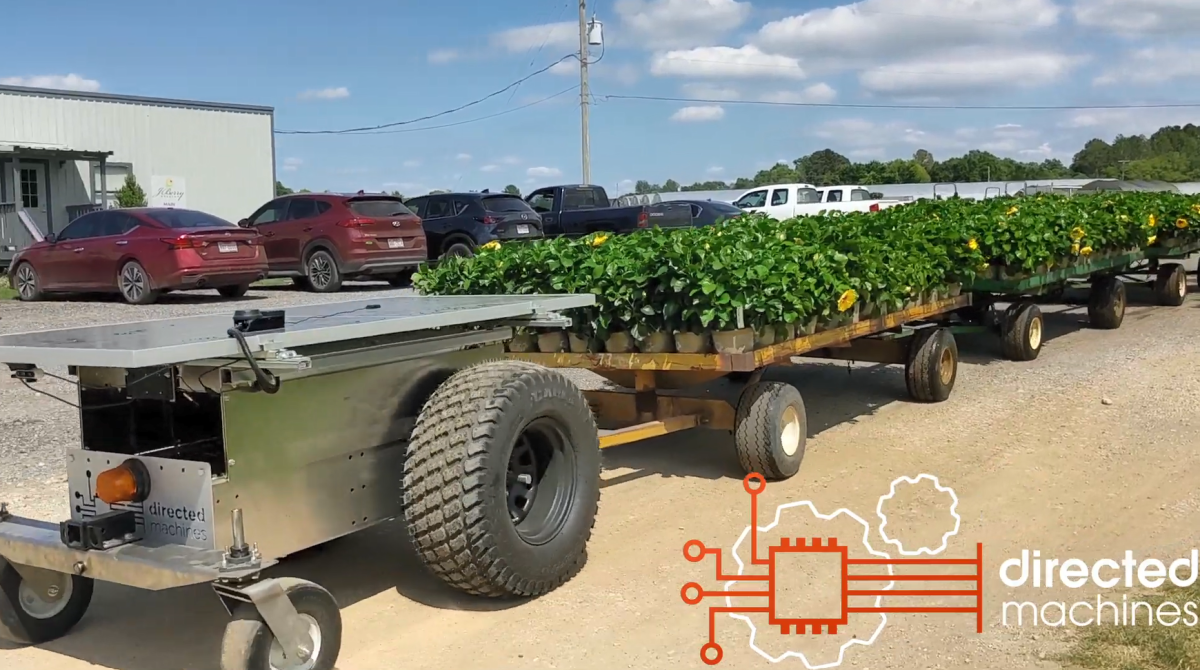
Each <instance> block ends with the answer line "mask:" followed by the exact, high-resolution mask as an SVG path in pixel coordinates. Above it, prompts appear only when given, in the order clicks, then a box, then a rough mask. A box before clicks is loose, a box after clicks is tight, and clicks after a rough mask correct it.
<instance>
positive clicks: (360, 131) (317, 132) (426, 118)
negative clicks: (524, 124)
mask: <svg viewBox="0 0 1200 670" xmlns="http://www.w3.org/2000/svg"><path fill="white" fill-rule="evenodd" d="M572 58H576V59H577V58H579V57H578V56H577V55H575V54H567V55H566V56H563V57H562V58H559V59H558V60H556V61H554V62H553V63H551V64H549V65H547V66H546V67H544V68H542V69H540V70H535V71H533V72H530V73H529V74H527V75H525V76H524V77H521V78H520V79H518V80H516V81H514V82H513V83H511V84H509V85H508V86H505V87H504V88H502V89H500V90H498V91H493V92H491V93H489V94H487V95H485V96H483V97H482V98H478V99H476V100H472V101H471V102H468V103H466V104H464V105H459V106H458V107H455V108H453V109H447V110H445V111H443V112H438V113H437V114H429V115H427V116H422V117H419V118H416V119H409V120H407V121H393V122H392V123H382V124H379V125H377V126H364V127H362V128H343V129H341V130H276V131H275V134H276V135H347V134H369V132H368V131H372V130H383V129H385V128H395V127H396V126H408V125H412V124H414V123H420V122H421V121H429V120H432V119H436V118H439V117H442V116H447V115H449V114H454V113H455V112H461V111H462V110H464V109H466V108H468V107H474V106H475V105H478V104H480V103H482V102H486V101H487V100H490V99H492V98H494V97H496V96H498V95H500V94H502V93H505V92H507V91H509V90H510V89H513V88H515V87H517V86H520V85H521V84H523V83H525V82H527V81H529V80H530V79H533V78H534V77H536V76H538V75H539V74H542V73H544V72H547V71H549V70H550V68H552V67H554V66H555V65H558V64H559V63H561V62H563V61H566V60H570V59H572Z"/></svg>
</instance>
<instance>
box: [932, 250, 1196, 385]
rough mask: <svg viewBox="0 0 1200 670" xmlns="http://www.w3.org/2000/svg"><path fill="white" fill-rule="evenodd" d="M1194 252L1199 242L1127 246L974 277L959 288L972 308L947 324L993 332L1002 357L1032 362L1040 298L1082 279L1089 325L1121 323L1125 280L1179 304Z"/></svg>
mask: <svg viewBox="0 0 1200 670" xmlns="http://www.w3.org/2000/svg"><path fill="white" fill-rule="evenodd" d="M1198 251H1200V243H1191V244H1184V245H1178V246H1163V247H1150V248H1148V249H1130V250H1127V251H1116V252H1111V253H1106V254H1096V255H1094V256H1089V257H1086V258H1080V259H1079V261H1078V262H1077V263H1073V264H1071V265H1064V266H1061V267H1055V268H1049V269H1046V270H1044V271H1041V272H1034V273H1027V274H1023V275H1020V276H1004V275H1000V276H991V277H977V278H974V279H973V280H971V281H970V282H968V283H967V284H965V285H964V286H963V291H964V292H970V293H972V295H973V304H972V306H971V308H969V309H965V310H961V311H959V312H958V313H956V314H955V315H954V317H953V318H952V319H951V322H950V327H951V328H952V329H953V330H954V331H955V332H957V333H969V332H980V331H990V332H996V333H998V334H999V335H1000V341H1001V349H1002V351H1003V353H1004V356H1005V358H1007V359H1009V360H1013V361H1031V360H1034V359H1035V358H1037V357H1038V354H1039V353H1040V352H1041V348H1042V344H1043V343H1044V338H1043V333H1044V328H1043V324H1044V319H1043V316H1042V311H1041V308H1040V307H1038V303H1039V302H1042V303H1046V302H1054V301H1056V300H1058V299H1061V297H1062V295H1063V293H1064V292H1065V291H1066V290H1067V289H1069V288H1073V287H1078V286H1080V285H1083V284H1085V283H1086V284H1087V285H1088V291H1089V295H1088V303H1087V309H1088V321H1089V322H1090V323H1091V325H1092V327H1094V328H1099V329H1104V330H1113V329H1116V328H1120V327H1121V324H1122V322H1124V319H1125V308H1126V304H1127V301H1126V289H1125V285H1126V284H1134V285H1139V286H1146V287H1148V288H1150V289H1152V290H1153V292H1154V299H1155V302H1156V303H1157V304H1159V305H1161V306H1167V307H1178V306H1180V305H1182V304H1183V302H1184V299H1185V298H1186V297H1187V292H1188V288H1187V275H1188V272H1187V270H1186V269H1185V267H1184V265H1183V263H1182V261H1183V260H1184V259H1186V258H1187V257H1188V256H1190V255H1192V254H1194V253H1196V252H1198ZM997 303H1008V307H1007V308H1005V310H1004V311H1003V312H1001V311H999V310H998V309H997V308H996V304H997Z"/></svg>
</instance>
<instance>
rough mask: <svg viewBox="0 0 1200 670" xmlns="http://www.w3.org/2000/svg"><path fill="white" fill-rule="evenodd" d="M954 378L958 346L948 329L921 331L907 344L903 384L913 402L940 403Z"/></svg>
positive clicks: (946, 394)
mask: <svg viewBox="0 0 1200 670" xmlns="http://www.w3.org/2000/svg"><path fill="white" fill-rule="evenodd" d="M957 379H958V344H957V343H956V342H955V340H954V334H953V333H951V332H950V329H949V328H923V329H921V330H919V331H917V332H916V334H914V335H913V339H912V342H910V343H909V349H908V361H907V363H905V366H904V381H905V384H906V386H907V387H908V394H909V395H910V396H912V399H913V400H916V401H917V402H942V401H943V400H946V399H947V398H949V397H950V392H951V391H953V390H954V382H955V381H956V380H957Z"/></svg>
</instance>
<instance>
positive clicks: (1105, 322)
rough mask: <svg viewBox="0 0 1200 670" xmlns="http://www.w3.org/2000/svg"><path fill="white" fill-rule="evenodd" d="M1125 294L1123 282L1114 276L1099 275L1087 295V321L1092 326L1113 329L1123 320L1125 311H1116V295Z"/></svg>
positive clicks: (1118, 326) (1119, 325)
mask: <svg viewBox="0 0 1200 670" xmlns="http://www.w3.org/2000/svg"><path fill="white" fill-rule="evenodd" d="M1124 294H1125V284H1123V283H1122V282H1121V280H1120V279H1117V278H1116V277H1101V278H1099V279H1097V280H1096V281H1095V282H1094V283H1093V284H1092V291H1091V295H1090V296H1089V297H1088V321H1089V322H1090V324H1091V326H1092V327H1093V328H1098V329H1101V330H1115V329H1117V328H1120V327H1121V323H1122V322H1124V320H1125V311H1124V310H1121V312H1120V313H1117V312H1116V309H1115V306H1116V303H1117V301H1118V296H1121V295H1124Z"/></svg>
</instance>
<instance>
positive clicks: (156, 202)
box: [148, 176, 187, 207]
mask: <svg viewBox="0 0 1200 670" xmlns="http://www.w3.org/2000/svg"><path fill="white" fill-rule="evenodd" d="M148 200H149V202H148V204H149V205H150V206H151V207H187V184H185V183H184V181H183V178H182V177H159V176H153V177H150V197H149V198H148Z"/></svg>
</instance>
